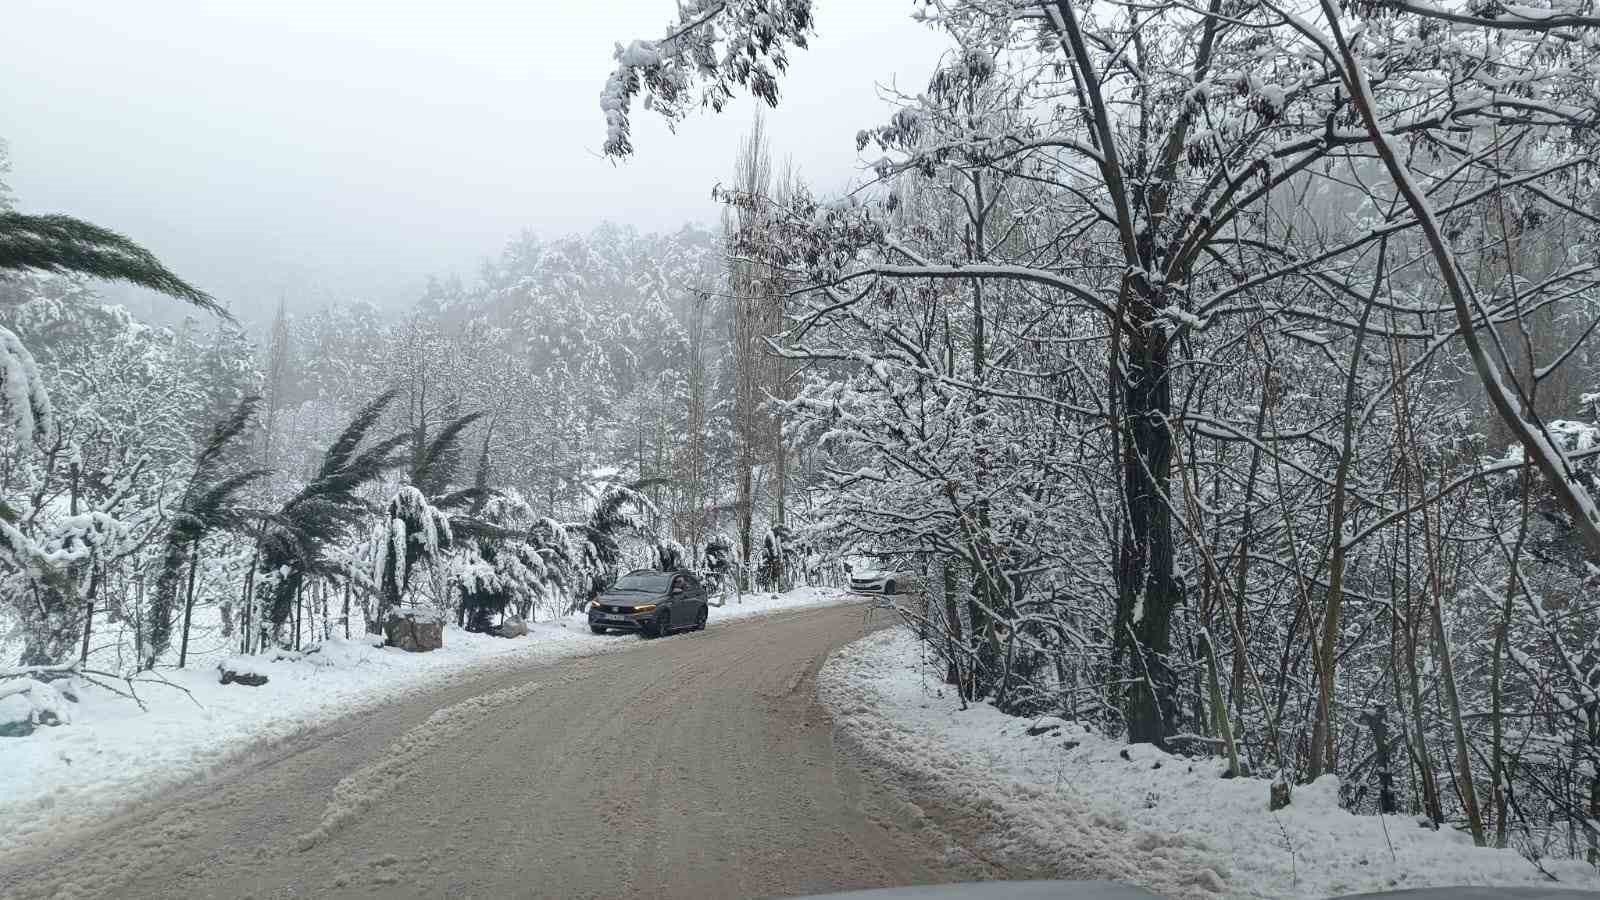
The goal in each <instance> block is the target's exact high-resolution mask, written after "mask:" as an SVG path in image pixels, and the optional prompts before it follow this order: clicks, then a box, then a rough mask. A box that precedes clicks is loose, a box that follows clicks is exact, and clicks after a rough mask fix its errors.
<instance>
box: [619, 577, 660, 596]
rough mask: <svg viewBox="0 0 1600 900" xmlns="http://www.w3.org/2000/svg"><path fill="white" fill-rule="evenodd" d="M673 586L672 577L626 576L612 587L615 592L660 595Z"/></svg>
mask: <svg viewBox="0 0 1600 900" xmlns="http://www.w3.org/2000/svg"><path fill="white" fill-rule="evenodd" d="M671 584H672V576H671V575H661V574H650V575H624V576H622V577H621V578H618V579H617V583H616V584H615V585H613V586H612V588H611V589H612V590H613V591H646V592H648V593H652V594H659V593H662V592H663V591H665V590H666V589H667V588H668V586H670V585H671Z"/></svg>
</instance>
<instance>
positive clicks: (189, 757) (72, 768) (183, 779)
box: [0, 588, 855, 854]
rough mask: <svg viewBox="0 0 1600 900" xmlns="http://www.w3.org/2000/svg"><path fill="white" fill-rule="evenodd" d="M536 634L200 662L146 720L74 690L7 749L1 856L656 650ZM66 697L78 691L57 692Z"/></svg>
mask: <svg viewBox="0 0 1600 900" xmlns="http://www.w3.org/2000/svg"><path fill="white" fill-rule="evenodd" d="M852 599H855V598H853V597H851V596H850V595H848V594H845V593H843V592H841V591H838V590H836V589H832V588H799V589H796V590H793V591H789V592H787V593H783V594H746V595H745V597H744V601H743V602H742V603H739V602H736V601H735V600H733V599H730V601H729V602H728V605H727V606H725V607H722V608H713V609H712V610H711V616H710V624H709V627H710V628H711V629H715V628H716V627H717V625H718V624H719V623H721V622H725V621H730V620H737V619H744V618H749V617H753V616H760V615H765V614H768V613H774V612H783V611H788V610H793V609H797V608H805V607H815V606H824V605H829V604H834V603H840V602H845V601H849V600H852ZM529 627H530V632H529V634H528V635H527V636H526V637H521V638H514V639H503V638H496V637H490V636H488V635H482V634H471V633H468V632H466V631H462V630H461V629H458V628H456V627H454V626H449V627H447V628H446V631H445V642H444V647H443V648H442V649H439V650H435V651H433V652H431V653H407V652H405V651H403V650H399V649H397V648H393V647H374V646H372V645H371V644H370V643H369V642H368V641H367V640H365V639H364V638H363V637H362V636H357V637H356V638H355V639H352V640H344V639H342V638H334V639H332V640H329V641H326V642H324V643H323V644H321V645H320V646H318V647H317V648H315V649H314V650H311V651H308V652H303V653H291V652H280V653H278V654H276V655H275V656H270V655H263V656H253V657H243V658H241V657H237V656H229V655H226V654H220V653H219V654H216V655H212V656H208V657H203V658H192V659H191V662H190V668H187V669H183V670H171V669H163V670H160V671H158V672H157V673H155V674H153V675H149V674H147V675H144V676H140V680H136V681H135V682H134V685H133V687H134V690H135V691H136V693H137V694H138V696H139V698H140V699H141V700H143V701H144V703H145V705H146V707H147V708H146V709H145V710H141V709H140V708H139V707H138V706H137V705H136V704H134V703H133V702H132V701H130V700H127V699H125V698H123V697H118V696H115V695H114V694H112V693H110V692H108V691H106V690H102V689H100V688H98V687H95V686H93V685H90V684H87V683H85V682H82V681H77V680H73V682H72V683H71V687H70V691H71V693H72V694H73V695H74V696H76V697H77V698H78V702H76V703H69V704H65V705H66V706H68V707H70V714H71V715H70V719H71V724H69V725H62V726H59V727H40V728H38V729H37V730H36V731H34V732H33V734H31V735H29V736H27V737H22V738H0V854H3V853H5V852H6V851H7V850H8V849H10V848H13V847H16V846H18V845H20V844H21V843H23V842H26V841H30V840H32V839H35V838H38V837H40V836H42V835H44V834H46V833H48V832H50V831H52V830H55V829H59V828H63V827H69V826H74V825H78V824H81V823H84V822H88V821H92V820H94V819H97V818H100V817H103V816H105V815H108V814H110V813H111V812H113V811H114V810H115V809H117V808H118V807H121V806H124V805H126V804H128V803H131V802H134V801H137V800H139V799H140V798H142V797H146V796H149V795H152V794H154V793H156V792H158V791H160V790H162V789H163V788H168V787H173V786H182V785H187V784H190V783H193V782H194V781H195V780H197V779H199V778H202V777H204V776H205V775H206V774H208V773H210V772H212V771H214V770H216V769H217V768H219V767H220V766H222V765H224V764H226V763H227V762H229V761H230V760H232V759H234V758H236V757H238V756H240V755H241V754H243V753H245V752H248V751H251V750H255V749H260V748H262V747H264V746H270V745H271V744H274V743H278V742H281V741H284V740H287V739H289V738H292V737H295V736H296V735H299V734H301V733H303V732H305V731H307V730H308V729H312V728H315V727H317V726H320V725H324V724H327V723H329V722H331V721H333V720H334V719H337V718H338V717H340V716H342V715H345V714H347V713H349V712H352V711H355V710H357V709H361V708H364V707H368V706H372V705H375V704H379V703H383V702H387V701H392V700H396V699H399V698H401V697H404V696H406V695H408V694H412V693H415V692H418V691H422V690H429V689H432V688H436V687H441V686H443V685H444V684H446V683H447V682H448V681H450V680H452V679H457V678H467V677H474V676H478V675H484V674H489V673H491V672H492V671H493V670H495V669H503V668H512V667H517V666H527V665H531V664H537V663H542V662H553V661H555V660H559V659H564V658H568V657H574V656H583V655H588V654H593V653H603V652H608V651H615V650H626V649H631V648H636V647H645V646H649V642H646V641H641V640H639V639H638V638H636V637H633V636H631V635H626V636H625V635H611V636H604V637H602V636H599V635H595V634H591V633H590V631H589V627H588V624H587V620H586V619H585V618H584V617H583V616H573V617H570V618H568V619H566V620H564V621H561V622H540V623H536V624H534V625H531V626H529ZM669 640H677V638H671V639H669ZM219 663H224V664H226V665H227V666H229V667H230V668H232V669H233V671H235V672H237V673H239V674H260V675H265V676H267V678H268V681H267V683H266V684H264V685H261V686H259V687H250V686H244V685H239V684H232V685H223V684H221V682H220V678H219V671H218V669H217V666H218V664H219ZM163 680H165V681H168V682H170V684H163V683H161V682H162V681H163ZM113 685H114V686H116V687H118V688H119V689H126V688H127V685H125V684H123V683H121V682H113ZM67 686H68V681H66V680H61V681H57V682H55V683H54V685H53V687H55V688H65V687H67ZM180 688H181V690H180Z"/></svg>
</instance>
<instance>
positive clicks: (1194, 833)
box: [818, 628, 1600, 898]
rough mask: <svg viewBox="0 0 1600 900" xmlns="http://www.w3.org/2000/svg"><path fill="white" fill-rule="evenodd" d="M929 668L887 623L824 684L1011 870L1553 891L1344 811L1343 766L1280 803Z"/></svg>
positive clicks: (1206, 763) (897, 775) (1335, 886)
mask: <svg viewBox="0 0 1600 900" xmlns="http://www.w3.org/2000/svg"><path fill="white" fill-rule="evenodd" d="M922 664H923V653H922V651H921V648H920V647H919V645H918V642H917V640H916V638H915V636H914V635H912V634H911V633H909V632H908V631H906V630H905V629H901V628H896V629H890V630H887V631H882V632H878V633H877V634H873V635H871V636H868V637H866V638H863V639H862V640H860V641H857V642H855V643H853V644H851V645H849V646H848V647H846V648H844V649H841V650H840V651H839V652H838V653H837V654H835V656H834V657H833V658H832V659H830V660H829V662H828V663H827V665H826V666H825V667H824V668H823V670H822V672H821V673H820V675H819V677H818V690H819V693H820V694H821V696H822V699H823V702H824V703H826V704H827V705H828V706H829V707H830V708H831V709H832V711H833V713H834V716H835V720H836V723H837V727H838V728H839V732H840V736H841V738H843V739H845V740H846V741H848V742H850V743H851V744H852V745H854V746H856V747H858V748H859V750H860V751H861V752H862V753H864V754H865V755H867V757H868V758H869V759H870V760H871V761H873V762H874V763H876V764H878V765H880V766H882V767H883V768H884V769H885V770H886V772H885V774H886V775H887V776H888V777H889V778H890V779H892V780H893V781H895V782H897V783H898V784H899V785H900V786H901V787H902V788H903V789H904V790H905V792H906V793H907V794H908V799H910V800H911V801H913V802H914V803H916V804H917V805H919V806H921V807H923V808H924V809H925V810H929V811H933V812H939V811H943V812H947V813H950V814H951V815H950V816H947V817H946V818H949V819H952V820H956V821H965V822H967V823H971V824H972V826H973V828H974V831H973V833H971V834H961V833H958V834H956V835H954V836H955V837H957V839H959V840H961V841H963V842H965V843H967V844H968V846H969V849H971V850H972V851H974V852H976V853H978V854H979V855H981V856H983V857H985V858H987V859H990V860H992V861H994V862H998V863H1002V864H1003V865H1005V866H1006V867H1008V868H1011V869H1013V870H1018V871H1022V872H1025V873H1027V874H1029V875H1031V876H1034V877H1063V878H1109V879H1113V880H1117V881H1125V882H1131V883H1134V884H1138V885H1140V886H1143V887H1145V888H1148V889H1150V890H1153V891H1155V892H1157V893H1159V894H1162V895H1163V896H1166V897H1171V898H1215V897H1261V898H1288V897H1304V898H1320V897H1330V896H1337V895H1341V894H1351V893H1359V892H1364V891H1378V890H1396V889H1403V888H1421V887H1436V886H1447V885H1463V884H1476V885H1540V886H1547V887H1548V886H1550V883H1549V881H1548V880H1547V879H1546V878H1545V876H1543V875H1542V874H1541V873H1540V872H1539V871H1538V870H1537V869H1536V868H1534V866H1533V865H1531V864H1530V863H1528V862H1527V861H1526V860H1524V859H1522V858H1521V857H1519V856H1518V855H1517V854H1516V853H1514V852H1512V851H1510V850H1487V849H1481V848H1477V847H1474V846H1472V841H1471V839H1470V838H1468V837H1465V836H1463V835H1459V834H1456V833H1454V832H1449V831H1432V830H1428V829H1423V828H1420V827H1418V825H1417V824H1416V822H1415V820H1413V819H1412V818H1410V817H1407V816H1387V817H1383V818H1381V819H1380V818H1379V817H1376V816H1356V815H1352V814H1350V813H1348V812H1346V811H1344V810H1342V809H1340V808H1339V806H1338V782H1337V780H1336V779H1334V778H1332V777H1325V778H1323V779H1321V780H1319V781H1317V782H1316V783H1315V784H1311V785H1302V786H1300V787H1297V788H1296V789H1295V792H1294V802H1293V804H1292V805H1291V806H1290V807H1289V808H1287V809H1284V810H1282V811H1280V812H1278V813H1277V814H1273V813H1270V812H1268V811H1267V790H1268V788H1267V782H1266V781H1263V780H1260V779H1254V778H1240V779H1223V778H1221V777H1220V776H1221V773H1222V770H1223V768H1224V766H1223V765H1222V764H1221V763H1220V762H1218V761H1213V760H1194V761H1191V760H1188V759H1184V758H1182V757H1175V756H1169V755H1167V754H1165V753H1162V752H1160V751H1158V750H1156V749H1155V748H1153V747H1151V746H1149V745H1137V746H1133V747H1128V746H1126V745H1122V744H1118V743H1115V742H1113V741H1110V740H1107V739H1105V738H1103V737H1100V736H1098V735H1095V734H1093V733H1090V732H1088V731H1086V730H1085V729H1082V728H1080V727H1078V726H1076V725H1074V724H1073V723H1067V722H1061V721H1060V720H1041V721H1039V722H1038V723H1035V722H1034V721H1032V720H1028V719H1018V718H1013V717H1011V716H1007V715H1004V714H1002V713H1000V712H999V711H997V710H995V709H994V708H993V707H991V706H987V705H977V706H973V707H972V708H970V709H968V710H966V711H964V712H963V711H961V710H960V709H959V706H960V703H959V700H958V699H957V698H956V697H955V695H954V693H953V692H952V691H951V690H950V689H949V688H948V687H947V686H945V685H943V684H942V683H941V682H940V679H939V672H938V668H937V664H930V665H929V666H928V667H927V669H926V670H924V669H923V665H922ZM1051 726H1055V727H1051ZM1030 729H1032V730H1034V731H1038V732H1041V733H1039V734H1036V735H1030V734H1029V733H1028V732H1029V730H1030ZM1544 865H1545V868H1546V869H1548V870H1549V871H1550V872H1551V873H1552V874H1554V875H1555V876H1556V877H1558V878H1559V879H1560V880H1561V881H1562V882H1563V885H1562V886H1563V887H1581V888H1587V889H1600V878H1597V877H1596V875H1595V873H1594V870H1593V869H1591V868H1590V867H1588V866H1587V865H1584V864H1583V863H1581V862H1574V861H1560V862H1558V861H1546V862H1545V863H1544Z"/></svg>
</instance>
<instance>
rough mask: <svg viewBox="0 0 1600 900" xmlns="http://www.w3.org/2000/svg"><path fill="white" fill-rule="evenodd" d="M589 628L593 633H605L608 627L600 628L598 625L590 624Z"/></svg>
mask: <svg viewBox="0 0 1600 900" xmlns="http://www.w3.org/2000/svg"><path fill="white" fill-rule="evenodd" d="M589 630H590V631H592V632H594V633H595V634H605V633H606V632H607V631H609V630H610V629H607V628H601V627H600V626H599V625H590V626H589Z"/></svg>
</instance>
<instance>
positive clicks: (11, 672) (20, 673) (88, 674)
mask: <svg viewBox="0 0 1600 900" xmlns="http://www.w3.org/2000/svg"><path fill="white" fill-rule="evenodd" d="M152 674H153V673H152V672H148V671H147V672H141V673H139V674H138V675H118V674H116V673H115V672H105V671H102V670H100V669H90V668H85V667H84V665H83V663H81V662H72V663H57V664H52V665H43V666H15V667H13V668H9V669H0V679H7V678H27V679H30V680H31V679H33V677H34V676H35V675H55V676H69V675H70V676H75V677H77V678H81V679H83V680H84V681H86V682H88V683H89V684H92V685H94V686H95V687H97V688H101V689H102V690H105V691H109V692H110V693H113V694H115V695H117V696H118V697H123V698H126V699H128V700H132V701H133V702H134V703H137V704H138V705H139V708H140V709H141V710H145V711H148V710H149V707H147V706H145V703H144V701H143V700H142V699H140V698H139V692H138V690H137V689H136V688H135V687H134V685H135V684H160V685H165V686H166V687H169V688H172V689H174V690H178V691H182V692H183V693H184V695H185V696H187V697H188V698H189V700H190V702H192V703H194V705H195V706H200V707H201V708H202V709H203V708H204V706H203V705H202V704H201V703H200V701H199V700H196V699H195V697H194V692H193V691H190V690H189V689H188V688H186V687H184V686H183V685H181V684H177V683H176V682H174V681H172V680H170V679H168V678H166V677H164V676H159V675H157V676H155V677H151V675H152ZM108 681H121V682H123V683H124V684H126V685H127V686H128V687H127V690H123V689H121V688H118V687H115V686H113V685H111V684H109V683H107V682H108ZM0 696H3V693H0Z"/></svg>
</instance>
